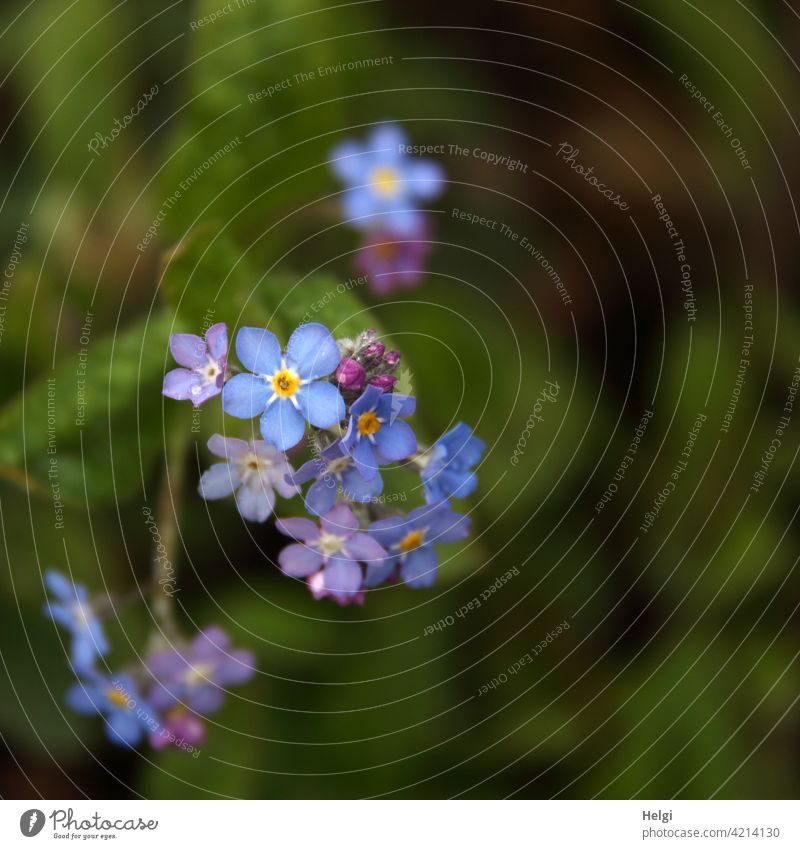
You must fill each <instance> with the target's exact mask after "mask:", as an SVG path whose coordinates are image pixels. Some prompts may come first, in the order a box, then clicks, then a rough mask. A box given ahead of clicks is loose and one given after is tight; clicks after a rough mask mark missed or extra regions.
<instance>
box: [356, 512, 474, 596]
mask: <svg viewBox="0 0 800 849" xmlns="http://www.w3.org/2000/svg"><path fill="white" fill-rule="evenodd" d="M469 526H470V522H469V517H467V516H462V515H461V514H460V513H453V512H452V510H451V509H450V506H449V505H448V504H447V503H446V502H438V503H436V504H426V505H425V506H424V507H418V508H417V509H416V510H412V511H411V512H410V513H409V514H408V516H407V517H403V516H393V517H391V518H389V519H381V520H380V521H378V522H374V523H373V524H372V527H371V528H370V529H369V533H370V536H372V537H373V538H374V539H376V540H377V541H378V542H379V543H380V544H381V545H382V546H383V547H384V548H385V549H386V550H387V551H388V552H389V557H387V558H386V560H384V562H383V563H379V564H373V565H371V566H370V567H369V568H368V569H367V574H366V577H365V580H364V586H365V587H375V586H377V585H378V584H381V583H383V581H385V580H386V579H387V578H389V577H390V576H391V575H392V574H393V573H394V572H395V570H398V569H399V576H400V578H402V580H403V581H405V582H406V583H407V584H408V585H409V586H412V587H416V588H419V587H430V586H431V585H432V584H433V582H434V581H435V580H436V573H437V571H438V568H439V558H438V556H437V554H436V551H435V550H434V548H433V547H434V545H438V544H440V543H449V542H458V541H459V540H462V539H466V538H467V536H469Z"/></svg>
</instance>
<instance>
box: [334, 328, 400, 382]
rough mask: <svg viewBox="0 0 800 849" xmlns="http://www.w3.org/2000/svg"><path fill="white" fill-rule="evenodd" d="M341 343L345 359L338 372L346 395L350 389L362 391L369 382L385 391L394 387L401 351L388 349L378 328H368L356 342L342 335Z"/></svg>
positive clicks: (338, 367) (335, 373)
mask: <svg viewBox="0 0 800 849" xmlns="http://www.w3.org/2000/svg"><path fill="white" fill-rule="evenodd" d="M338 344H339V353H340V354H341V357H342V359H341V362H340V363H339V365H338V366H337V367H336V371H335V372H334V375H335V377H336V382H337V383H338V384H339V389H341V390H342V394H343V395H344V396H345V398H347V394H346V393H355V392H361V391H362V390H363V389H364V387H365V386H367V385H369V386H377V387H378V389H380V390H382V391H383V392H391V391H392V390H393V389H394V387H395V384H396V383H397V377H395V372H396V371H397V367H398V365H400V354H398V353H397V351H387V350H386V347H385V346H384V345H383V343H381V342H380V341H378V334H377V333H376V331H375V330H372V329H370V330H365V331H364V332H363V333H362V334H361V335H360V336H359V337H358V339H357V340H356V341H355V342H353V341H352V340H350V339H340V340H339V343H338Z"/></svg>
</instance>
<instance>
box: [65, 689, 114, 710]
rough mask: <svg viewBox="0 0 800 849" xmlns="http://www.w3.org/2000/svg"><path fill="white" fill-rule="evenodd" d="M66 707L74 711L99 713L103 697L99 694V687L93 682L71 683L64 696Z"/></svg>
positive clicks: (103, 702) (103, 700)
mask: <svg viewBox="0 0 800 849" xmlns="http://www.w3.org/2000/svg"><path fill="white" fill-rule="evenodd" d="M64 701H65V702H66V704H67V707H68V708H70V709H71V710H74V711H75V712H76V713H83V714H87V715H92V714H95V713H101V712H102V707H103V705H104V704H105V699H104V698H103V697H102V696H101V694H100V692H99V688H98V687H96V686H95V685H94V684H82V683H80V682H79V683H77V684H73V685H72V686H71V687H70V688H69V690H67V695H66V696H65V698H64Z"/></svg>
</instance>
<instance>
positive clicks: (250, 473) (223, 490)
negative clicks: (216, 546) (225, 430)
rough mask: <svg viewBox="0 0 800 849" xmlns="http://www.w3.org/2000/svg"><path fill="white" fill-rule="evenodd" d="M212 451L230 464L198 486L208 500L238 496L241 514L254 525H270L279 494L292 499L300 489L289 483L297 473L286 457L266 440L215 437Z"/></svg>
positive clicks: (215, 469)
mask: <svg viewBox="0 0 800 849" xmlns="http://www.w3.org/2000/svg"><path fill="white" fill-rule="evenodd" d="M208 450H209V451H211V452H212V454H216V455H217V456H218V457H223V458H224V459H225V460H226V461H227V462H225V463H214V465H213V466H211V468H210V469H207V470H206V471H205V472H203V475H202V477H201V478H200V483H199V485H198V490H199V492H200V495H201V497H202V498H205V499H206V500H211V499H216V498H225V496H227V495H230V494H231V493H232V492H235V493H236V506H237V507H238V508H239V513H241V515H242V516H243V518H245V519H249V520H250V521H251V522H266V520H267V518H268V517H269V515H270V513H272V509H273V507H274V506H275V490H277V491H278V493H279V494H280V495H281V496H282V497H283V498H292V497H293V496H295V495H297V494H298V492H299V489H298V488H297V487H296V486H294V485H292V484H291V483H289V482H288V481H287V477H288V476H289V475H291V474H292V473H293V471H294V469H292V467H291V466H290V465H289V461H288V460H287V459H286V455H285V454H284V453H283V452H281V451H278V450H277V449H275V448H273V446H272V445H269V444H268V443H266V442H264V441H263V440H262V439H255V440H253V441H251V442H245V441H244V440H243V439H233V438H226V437H224V436H220V435H219V434H218V433H216V434H214V436H212V437H211V439H209V440H208Z"/></svg>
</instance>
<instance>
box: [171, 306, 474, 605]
mask: <svg viewBox="0 0 800 849" xmlns="http://www.w3.org/2000/svg"><path fill="white" fill-rule="evenodd" d="M194 338H195V339H198V337H194ZM173 347H178V348H179V350H181V348H180V346H173ZM236 353H237V355H238V358H239V360H240V361H241V363H242V365H243V366H244V368H245V369H246V371H242V372H240V373H237V374H235V375H233V376H230V375H228V374H227V373H226V375H225V377H224V378H223V385H222V388H221V395H222V407H223V410H224V411H225V412H226V413H228V414H229V415H231V416H234V417H235V418H239V419H256V418H257V419H258V426H259V430H260V434H261V437H262V438H261V439H256V440H250V441H245V440H243V439H239V438H234V437H223V436H220V435H219V434H217V435H214V436H212V437H211V439H210V440H209V443H208V448H209V450H210V451H211V452H212V453H213V454H215V455H216V456H217V457H219V458H220V459H221V460H223V461H224V462H219V463H215V464H213V465H212V466H211V467H210V468H209V469H208V470H207V471H206V472H204V473H203V475H202V477H201V478H200V483H199V487H198V489H199V492H200V495H201V496H202V497H203V498H205V499H207V500H213V499H219V498H224V497H226V496H228V495H234V497H235V501H236V505H237V507H238V510H239V512H240V514H241V515H242V517H243V518H245V519H247V520H249V521H253V522H265V521H266V520H267V518H268V517H269V516H270V515H271V514H272V513H273V511H274V508H275V503H276V493H277V494H278V495H280V496H281V497H282V498H285V499H289V498H292V497H294V496H295V495H298V494H302V490H303V486H304V485H305V484H309V486H308V488H307V490H306V491H305V496H304V503H305V508H306V510H307V512H308V513H309V514H310V515H311V516H313V517H316V518H317V519H318V520H319V521H318V523H317V522H315V521H312V520H311V519H308V518H300V517H291V518H281V519H278V520H277V522H276V527H277V529H278V531H280V532H281V533H282V534H284V535H285V536H287V537H290V538H291V539H292V542H291V543H290V544H288V545H287V546H286V547H285V548H284V549H283V550H282V551H281V552H280V555H279V557H278V563H279V565H280V568H281V570H282V571H283V572H284V573H285V574H286V575H289V576H291V577H293V578H298V579H301V580H304V581H305V582H306V583H307V585H308V587H309V590H310V591H311V593H312V595H313V596H314V598H326V597H329V598H331V599H332V600H333V601H335V602H337V603H339V604H349V603H353V602H355V603H358V604H363V602H364V596H365V590H367V589H370V588H374V587H377V586H379V585H380V584H383V583H387V582H398V581H400V582H404V583H405V584H407V585H408V586H411V587H428V586H430V585H431V584H432V583H433V582H434V580H435V578H436V573H437V570H438V565H439V558H438V553H437V547H438V546H439V545H446V544H448V543H454V542H457V541H459V540H463V539H465V538H466V537H467V536H468V534H469V519H468V518H467V517H466V516H464V515H462V514H460V513H456V512H454V511H453V510H452V509H451V507H450V499H452V498H463V497H465V496H467V495H469V494H471V493H472V492H473V491H474V489H475V487H476V485H477V478H476V475H475V471H474V469H475V467H476V466H477V465H478V463H479V462H480V460H481V457H482V455H483V452H484V450H485V445H484V443H483V441H482V440H480V439H479V438H478V437H476V436H474V435H473V433H472V431H471V430H470V428H469V427H467V425H465V424H463V423H459V424H458V425H456V427H455V428H454V429H453V430H452V431H450V433H448V434H446V435H445V436H443V437H442V438H441V439H440V440H439V441H438V442H436V443H435V444H434V445H433V446H431V447H430V448H427V449H426V448H421V447H420V445H419V444H418V441H417V437H416V434H415V433H414V430H413V429H412V428H411V426H410V425H409V423H408V422H407V421H406V419H408V418H410V417H411V416H413V415H414V413H415V411H416V398H415V397H413V396H411V395H408V394H404V393H400V392H396V391H395V389H396V383H397V377H396V374H395V373H396V371H397V368H398V365H399V363H400V360H401V355H400V354H399V353H398V352H397V351H387V350H386V347H385V345H384V344H383V342H381V341H380V339H379V338H378V334H377V332H376V331H375V330H372V329H369V330H365V331H364V332H363V333H361V334H360V335H359V336H358V337H356V338H355V339H339V340H336V339H334V337H333V335H332V334H331V332H330V331H329V330H328V329H327V328H326V327H325V326H324V325H322V324H319V323H315V322H314V323H309V324H303V325H301V326H300V327H298V328H297V329H296V330H295V331H294V333H292V335H291V337H290V338H289V341H288V343H287V344H286V347H285V348H283V347H282V346H281V344H280V341H279V340H278V338H277V337H276V336H275V334H273V333H272V332H271V331H269V330H267V329H262V328H255V327H243V328H241V329H240V330H239V332H238V333H237V335H236ZM164 391H165V394H166V393H167V388H166V387H165V390H164ZM209 397H210V396H209ZM193 400H195V403H197V401H196V399H193ZM304 437H307V444H308V446H309V447H310V449H311V453H312V457H311V458H310V459H308V460H307V461H306V462H305V463H303V464H302V465H301V466H300V467H299V468H298V469H297V471H295V470H294V468H293V467H292V465H291V464H290V463H289V460H288V458H287V456H286V454H285V452H286V451H288V450H290V449H294V448H295V447H296V446H298V445H299V444H300V443H301V442H302V441H303V438H304ZM395 464H401V466H402V467H404V468H406V469H408V470H409V471H411V472H412V473H414V474H416V475H418V476H419V478H418V480H420V482H421V484H422V487H421V489H422V491H423V492H424V493H425V498H426V501H427V503H426V504H425V505H423V506H421V507H419V508H417V509H415V510H412V511H411V512H410V513H409V514H408V515H407V516H405V515H398V514H397V513H396V512H393V511H392V510H390V509H389V508H388V507H387V504H386V501H387V500H388V499H384V498H383V497H382V496H383V490H384V481H383V477H382V469H383V468H385V467H387V466H391V465H395Z"/></svg>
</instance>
